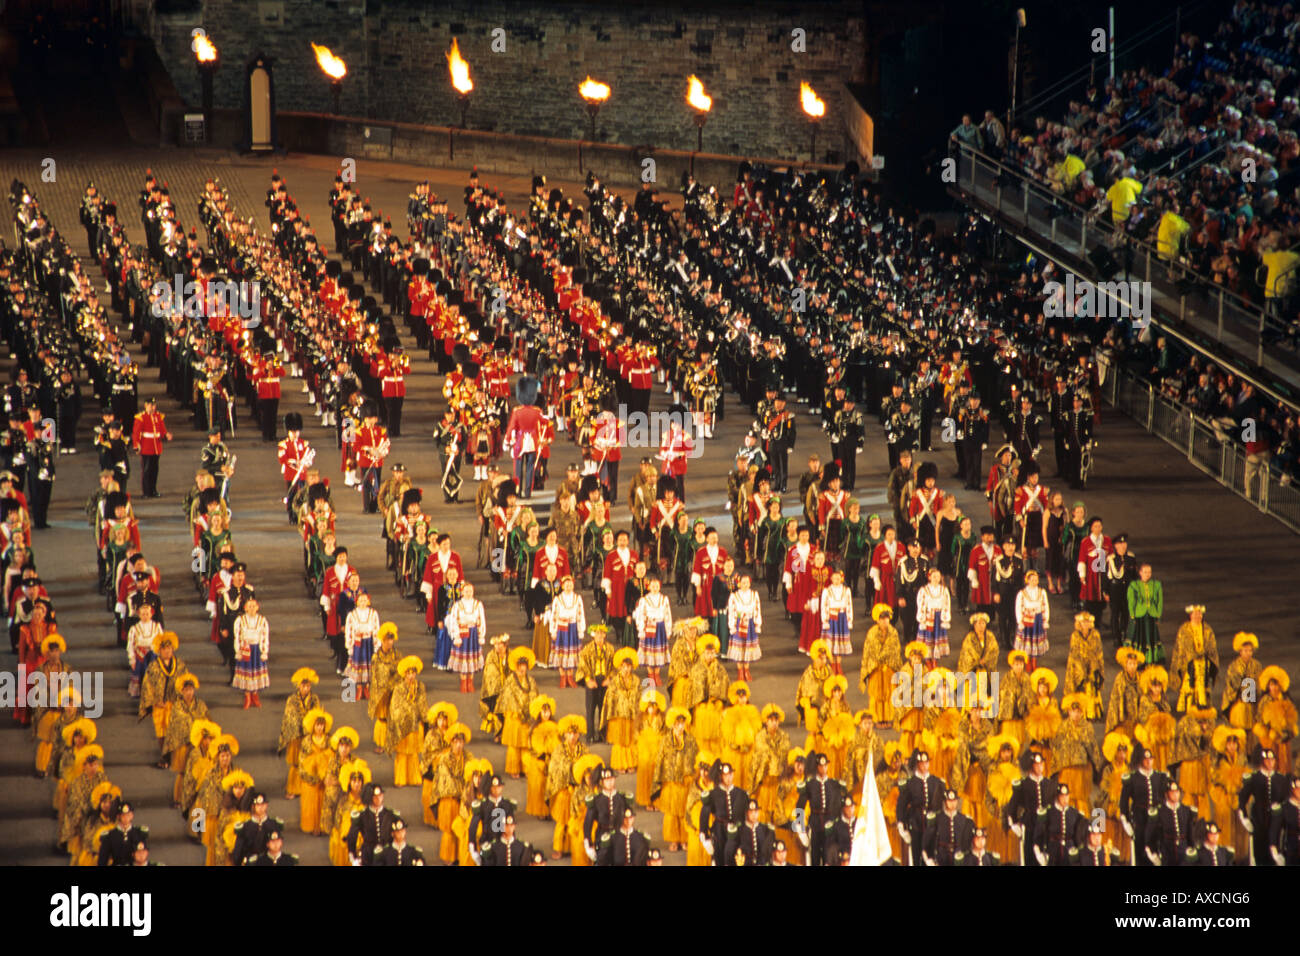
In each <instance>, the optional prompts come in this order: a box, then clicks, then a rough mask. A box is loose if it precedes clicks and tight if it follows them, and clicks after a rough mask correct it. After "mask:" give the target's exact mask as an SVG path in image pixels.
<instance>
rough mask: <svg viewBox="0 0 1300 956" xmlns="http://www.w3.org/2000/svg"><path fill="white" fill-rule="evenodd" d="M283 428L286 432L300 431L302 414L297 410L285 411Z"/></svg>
mask: <svg viewBox="0 0 1300 956" xmlns="http://www.w3.org/2000/svg"><path fill="white" fill-rule="evenodd" d="M284 430H285V431H288V432H300V431H302V416H301V415H299V414H298V413H297V412H286V413H285V416H284Z"/></svg>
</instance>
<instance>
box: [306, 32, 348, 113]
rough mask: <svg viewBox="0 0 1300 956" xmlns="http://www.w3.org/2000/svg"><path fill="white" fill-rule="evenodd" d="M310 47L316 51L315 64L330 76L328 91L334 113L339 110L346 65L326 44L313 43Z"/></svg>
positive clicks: (346, 70)
mask: <svg viewBox="0 0 1300 956" xmlns="http://www.w3.org/2000/svg"><path fill="white" fill-rule="evenodd" d="M311 48H312V50H313V51H315V53H316V65H317V66H319V67H320V68H321V70H322V71H324V73H325V75H326V76H328V77H329V78H330V92H331V93H332V94H333V96H334V115H335V116H337V115H338V112H339V97H340V96H341V95H342V94H343V77H344V76H346V75H347V72H348V65H347V64H346V63H344V62H343V61H342V60H340V59H339V58H338V57H336V56H335V55H334V54H333V53H331V52H330V48H329V47H327V46H318V45H317V44H315V43H313V44H312V45H311Z"/></svg>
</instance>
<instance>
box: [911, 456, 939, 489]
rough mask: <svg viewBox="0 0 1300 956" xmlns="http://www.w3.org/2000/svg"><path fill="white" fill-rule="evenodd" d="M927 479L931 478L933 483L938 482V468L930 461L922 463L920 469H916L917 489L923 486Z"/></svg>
mask: <svg viewBox="0 0 1300 956" xmlns="http://www.w3.org/2000/svg"><path fill="white" fill-rule="evenodd" d="M927 478H933V479H934V480H935V481H938V480H939V466H938V465H936V464H935V463H934V462H932V461H927V462H923V463H922V464H921V467H920V468H918V469H916V484H917V487H918V488H919V487H922V486H924V485H925V479H927Z"/></svg>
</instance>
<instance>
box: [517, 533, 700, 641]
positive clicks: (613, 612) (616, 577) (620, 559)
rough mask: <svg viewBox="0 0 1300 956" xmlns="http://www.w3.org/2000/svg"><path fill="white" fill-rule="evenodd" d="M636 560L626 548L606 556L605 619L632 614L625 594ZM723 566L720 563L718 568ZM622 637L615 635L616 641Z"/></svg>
mask: <svg viewBox="0 0 1300 956" xmlns="http://www.w3.org/2000/svg"><path fill="white" fill-rule="evenodd" d="M538 553H539V554H540V553H541V552H538ZM561 553H563V552H561ZM636 560H637V556H636V555H635V554H633V552H632V550H631V549H630V548H626V547H625V548H615V549H614V550H613V551H611V552H610V553H609V554H607V555H606V556H605V570H604V573H603V574H602V575H601V582H600V583H601V587H602V588H603V589H604V590H605V593H606V594H607V595H608V597H607V598H606V599H605V617H607V618H615V617H617V618H625V617H627V616H628V615H629V614H630V613H631V612H632V609H631V608H629V607H628V606H627V601H626V600H625V594H626V592H627V582H628V580H629V579H630V578H631V577H632V575H633V574H635V573H636ZM721 566H722V565H721V563H719V565H718V567H719V568H721ZM621 636H622V635H615V639H616V640H617V639H618V638H619V637H621Z"/></svg>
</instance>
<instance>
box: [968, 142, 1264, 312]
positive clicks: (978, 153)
mask: <svg viewBox="0 0 1300 956" xmlns="http://www.w3.org/2000/svg"><path fill="white" fill-rule="evenodd" d="M957 148H958V150H959V151H961V152H965V153H970V154H971V156H972V157H973V158H978V159H979V160H981V161H982V162H984V163H985V164H987V165H989V166H992V167H994V168H996V169H997V172H998V175H999V176H1006V175H1009V176H1012V177H1014V178H1015V179H1018V180H1020V182H1021V183H1022V184H1023V185H1024V186H1025V187H1027V188H1028V189H1032V190H1033V191H1034V192H1036V193H1038V194H1040V195H1042V196H1043V197H1044V198H1046V199H1049V200H1050V201H1051V202H1052V203H1053V204H1054V205H1057V206H1065V207H1067V208H1068V209H1072V210H1074V211H1075V212H1076V213H1077V214H1078V215H1079V216H1080V217H1081V218H1082V217H1085V216H1086V217H1090V221H1089V222H1088V227H1089V228H1092V229H1097V230H1098V231H1101V232H1105V231H1110V232H1111V233H1112V234H1113V233H1115V232H1117V231H1118V230H1116V229H1115V227H1114V226H1113V225H1112V224H1110V223H1106V222H1104V221H1102V220H1101V219H1099V218H1097V217H1096V215H1095V213H1094V212H1093V210H1091V209H1085V208H1084V207H1083V206H1080V205H1079V204H1078V203H1076V202H1074V201H1073V200H1072V199H1068V198H1066V197H1065V196H1062V195H1060V194H1059V193H1055V192H1053V191H1052V190H1051V189H1050V188H1049V187H1047V186H1044V185H1043V184H1042V183H1041V182H1039V181H1038V180H1037V179H1035V178H1033V177H1032V176H1030V175H1029V174H1028V173H1026V172H1024V171H1023V170H1020V169H1016V168H1015V167H1012V166H1008V165H1006V164H1005V163H1003V162H1001V161H1000V160H996V159H994V158H993V157H991V156H989V155H988V154H987V153H985V152H983V151H982V150H978V149H976V148H975V147H973V146H971V145H969V144H967V143H962V142H960V141H959V142H958V143H957ZM958 178H959V179H960V177H958ZM958 185H960V182H959V183H958ZM1122 237H1123V241H1124V242H1125V243H1128V244H1130V245H1133V246H1136V247H1138V248H1140V249H1142V250H1144V251H1145V252H1147V253H1148V254H1149V255H1152V256H1156V257H1157V258H1159V256H1160V252H1159V250H1158V249H1157V248H1156V247H1155V246H1154V245H1152V244H1151V243H1149V242H1147V241H1146V240H1145V239H1140V238H1138V237H1137V236H1132V235H1129V234H1128V233H1123V234H1122ZM1194 274H1196V275H1200V273H1194ZM1215 291H1216V293H1218V292H1221V293H1222V295H1223V296H1224V298H1225V299H1228V300H1229V301H1231V302H1233V303H1234V304H1236V305H1237V307H1238V308H1239V309H1240V310H1241V311H1242V312H1246V313H1249V314H1252V315H1256V314H1258V313H1260V312H1261V311H1262V310H1263V304H1262V303H1256V302H1254V301H1253V300H1251V299H1247V298H1245V297H1244V296H1241V295H1238V294H1237V293H1235V292H1233V291H1231V290H1229V289H1226V288H1223V287H1221V286H1216V287H1215Z"/></svg>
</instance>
